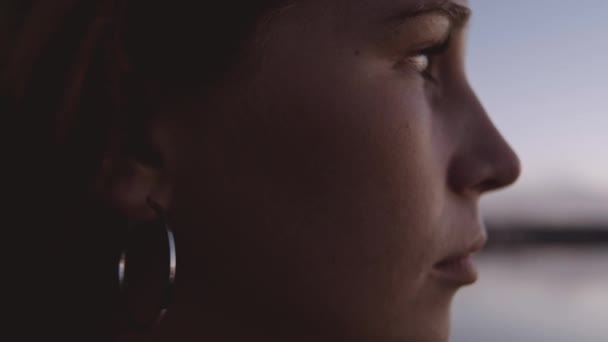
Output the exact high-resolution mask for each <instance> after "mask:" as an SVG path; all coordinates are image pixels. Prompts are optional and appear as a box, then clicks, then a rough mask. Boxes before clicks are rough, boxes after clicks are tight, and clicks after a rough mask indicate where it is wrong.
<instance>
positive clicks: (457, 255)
mask: <svg viewBox="0 0 608 342" xmlns="http://www.w3.org/2000/svg"><path fill="white" fill-rule="evenodd" d="M487 242H488V237H487V235H486V234H485V233H484V234H481V235H480V236H479V237H478V238H476V239H475V240H473V242H472V243H470V244H469V245H468V246H467V247H466V248H462V249H460V250H458V251H456V252H454V253H451V254H449V255H448V256H446V257H445V258H443V259H441V260H439V262H437V263H436V264H435V265H436V266H440V265H441V264H445V263H449V262H451V261H454V260H458V259H462V258H466V257H468V256H470V255H473V254H475V253H477V252H479V251H481V250H482V249H483V247H484V246H485V245H486V243H487Z"/></svg>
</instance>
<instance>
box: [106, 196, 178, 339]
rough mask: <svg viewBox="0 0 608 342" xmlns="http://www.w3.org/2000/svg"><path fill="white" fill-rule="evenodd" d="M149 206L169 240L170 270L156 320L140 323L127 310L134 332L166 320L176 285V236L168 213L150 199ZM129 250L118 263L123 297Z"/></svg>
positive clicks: (129, 323) (130, 325) (125, 249)
mask: <svg viewBox="0 0 608 342" xmlns="http://www.w3.org/2000/svg"><path fill="white" fill-rule="evenodd" d="M148 205H149V206H150V207H151V208H152V209H153V210H154V211H155V212H156V213H157V215H158V218H159V220H160V221H161V223H162V227H163V230H164V234H165V236H166V239H167V244H168V257H169V263H168V265H169V270H168V275H167V281H166V284H165V285H164V290H163V292H162V295H161V301H160V305H159V308H158V313H157V314H156V316H155V319H154V320H153V321H152V322H145V323H142V322H138V321H137V320H136V319H135V318H134V317H133V316H131V315H130V313H129V312H128V310H126V311H127V312H126V315H127V321H128V325H129V327H130V328H131V329H134V330H146V329H149V328H150V327H152V326H154V325H157V324H159V323H160V321H161V320H162V319H163V318H164V316H165V314H166V313H167V310H168V308H169V304H170V303H171V301H172V297H173V288H174V284H175V275H176V272H177V252H176V247H175V235H174V233H173V230H172V229H171V226H170V225H169V221H168V218H167V214H166V211H165V210H164V209H163V208H162V207H161V206H160V205H158V204H157V203H155V202H154V201H152V200H151V199H149V198H148ZM127 254H128V248H126V247H125V248H123V249H122V251H121V253H120V259H119V261H118V286H119V290H120V293H121V295H123V296H126V288H127V281H126V274H127V266H128V258H127Z"/></svg>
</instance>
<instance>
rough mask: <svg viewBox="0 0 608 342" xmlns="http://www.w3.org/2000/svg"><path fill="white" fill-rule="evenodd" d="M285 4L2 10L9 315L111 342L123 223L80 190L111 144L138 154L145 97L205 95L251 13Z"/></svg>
mask: <svg viewBox="0 0 608 342" xmlns="http://www.w3.org/2000/svg"><path fill="white" fill-rule="evenodd" d="M284 2H285V1H282V0H256V1H253V0H251V1H243V2H242V3H238V4H235V3H233V2H225V1H206V2H203V3H202V4H201V3H200V2H190V1H172V2H166V1H160V0H102V1H89V0H53V1H43V0H22V1H3V2H2V4H0V112H1V113H2V114H3V117H4V118H5V120H6V126H5V127H10V130H11V133H12V134H10V135H9V137H10V138H9V139H10V142H11V146H15V148H13V153H12V154H11V155H10V157H9V159H8V162H7V163H6V164H5V165H6V168H7V171H8V172H9V175H7V177H8V178H7V179H9V180H10V185H12V186H10V190H9V189H6V190H7V192H6V193H5V194H6V195H5V196H6V197H7V198H9V199H10V201H11V202H12V205H13V206H14V208H11V210H12V209H14V210H12V214H13V215H15V218H16V220H15V222H18V224H17V225H16V226H15V227H14V229H16V230H18V231H19V232H20V233H22V235H23V236H22V237H21V239H20V240H19V243H16V244H15V246H14V247H16V249H17V250H16V251H15V252H16V253H19V255H21V256H22V257H21V258H20V260H19V263H18V264H17V267H18V269H20V270H21V271H22V272H20V273H19V274H18V275H15V277H18V278H19V279H21V285H20V286H21V289H20V290H19V293H23V296H21V297H20V298H19V299H18V303H17V306H16V309H15V310H13V314H14V316H16V318H17V320H19V321H21V322H22V323H23V324H25V325H26V326H27V327H30V326H32V325H35V326H38V327H40V328H39V329H40V330H41V331H44V333H45V335H46V338H49V337H51V336H52V337H58V338H61V339H63V340H66V339H74V340H88V341H92V340H95V339H99V340H107V339H109V338H110V337H111V335H112V334H113V332H112V330H113V327H114V326H115V324H114V322H113V313H114V312H115V311H116V308H117V303H116V299H115V297H116V284H115V281H116V274H115V273H116V272H115V265H116V264H115V262H116V261H117V259H118V251H119V248H118V239H117V237H118V236H119V235H118V234H119V232H120V228H121V225H123V224H124V222H123V221H122V219H121V218H120V217H118V216H117V215H114V214H113V213H112V212H111V211H109V210H108V209H107V208H105V207H104V206H103V205H102V204H101V203H100V201H99V200H98V199H96V198H95V197H94V196H92V195H91V191H90V190H91V183H92V181H93V179H94V178H95V176H96V175H97V173H98V172H99V169H100V167H101V163H102V161H103V157H104V153H106V152H107V149H108V148H109V146H108V145H109V144H110V143H111V142H110V141H109V139H110V137H111V136H117V135H118V136H120V137H121V138H119V139H118V140H121V141H122V142H123V144H125V146H122V148H127V149H128V148H137V147H136V146H129V141H135V140H137V139H127V138H125V137H132V136H137V134H141V132H138V128H141V127H143V124H142V123H143V122H145V120H147V119H148V115H149V110H148V109H149V108H150V106H151V105H152V104H150V103H148V99H149V98H150V96H149V95H150V94H151V93H154V95H155V96H154V97H157V96H162V97H163V98H171V97H172V96H184V95H187V94H192V93H193V92H198V91H205V90H206V89H212V88H213V87H215V86H216V85H217V84H218V83H220V82H222V80H224V79H225V78H226V75H227V74H228V73H229V72H230V71H231V70H233V69H234V68H235V66H237V65H239V64H241V63H243V62H244V61H245V60H246V59H247V55H248V46H249V43H250V42H252V40H253V38H254V36H255V32H256V31H257V29H256V28H257V25H258V24H259V22H260V20H261V18H262V17H263V16H265V15H267V14H269V13H271V12H272V11H273V10H275V9H277V6H279V5H283V4H284ZM195 3H196V4H197V5H198V6H196V7H195V6H194V5H193V4H195ZM5 14H6V15H5ZM34 322H36V323H35V324H34ZM42 327H44V328H42ZM36 330H37V329H36ZM27 331H30V332H33V333H34V334H37V333H39V332H40V331H32V329H28V330H24V331H22V333H24V332H27Z"/></svg>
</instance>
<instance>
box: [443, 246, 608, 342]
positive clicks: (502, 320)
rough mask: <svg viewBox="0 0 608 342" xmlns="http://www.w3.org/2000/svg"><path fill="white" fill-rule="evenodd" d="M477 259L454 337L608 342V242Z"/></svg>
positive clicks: (463, 340)
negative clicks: (474, 277)
mask: <svg viewBox="0 0 608 342" xmlns="http://www.w3.org/2000/svg"><path fill="white" fill-rule="evenodd" d="M477 264H478V265H479V268H480V272H481V277H480V280H479V282H478V283H477V284H476V285H474V286H472V287H469V288H466V289H464V290H462V291H461V292H460V293H459V294H458V295H457V297H456V300H455V303H454V312H453V326H452V339H451V340H450V342H486V341H487V342H515V341H517V342H545V341H546V342H566V341H567V342H606V341H608V320H607V319H606V318H608V247H606V248H593V249H589V248H578V249H577V248H557V247H553V248H547V247H544V248H534V249H532V248H528V249H520V250H509V251H501V252H488V253H486V254H483V255H481V256H480V257H479V258H478V260H477Z"/></svg>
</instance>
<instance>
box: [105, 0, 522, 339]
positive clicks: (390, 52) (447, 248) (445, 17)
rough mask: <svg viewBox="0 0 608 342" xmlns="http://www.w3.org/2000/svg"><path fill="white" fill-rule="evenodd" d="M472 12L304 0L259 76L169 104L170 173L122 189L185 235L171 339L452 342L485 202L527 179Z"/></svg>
mask: <svg viewBox="0 0 608 342" xmlns="http://www.w3.org/2000/svg"><path fill="white" fill-rule="evenodd" d="M468 6H469V4H468V1H466V0H454V1H434V0H363V1H348V0H345V1H341V0H340V1H339V0H331V1H327V0H323V1H320V0H319V1H316V0H315V1H295V2H293V3H292V4H291V5H289V6H287V7H285V8H284V9H283V10H281V11H280V12H278V13H276V14H275V15H273V16H272V17H271V18H270V19H269V20H266V21H265V22H264V25H263V26H262V27H261V28H260V32H259V36H258V37H257V38H256V39H255V41H254V43H253V44H252V48H251V56H252V60H255V61H256V63H252V64H254V65H255V67H253V68H252V69H254V70H253V71H252V72H251V74H250V76H249V77H234V78H231V79H230V80H229V81H227V82H225V83H224V84H223V85H221V86H218V87H217V88H215V89H213V90H212V91H211V92H209V91H208V92H207V93H206V94H204V95H201V96H200V97H199V98H197V99H195V100H194V101H189V102H188V105H183V106H164V107H163V106H159V112H160V115H158V116H157V117H156V119H155V120H154V121H153V122H152V123H151V125H150V136H151V139H153V142H154V144H155V146H158V150H159V153H160V156H161V159H162V163H161V164H159V165H149V164H144V163H142V164H141V165H137V166H135V167H134V168H133V172H132V173H131V176H130V177H129V178H125V179H123V180H122V181H121V182H118V183H117V184H115V185H114V187H113V188H112V189H111V197H112V200H113V201H114V202H115V204H116V205H117V206H118V207H120V208H122V209H123V210H124V212H126V213H128V215H129V216H130V218H131V219H133V220H146V219H149V218H151V217H152V216H153V212H152V211H151V210H149V209H148V207H147V206H146V198H147V197H150V198H153V199H154V200H155V201H156V202H158V203H160V204H161V205H162V206H163V207H165V208H166V209H167V210H168V213H169V214H170V217H171V223H172V225H173V227H174V229H175V232H176V238H177V247H178V275H177V284H176V289H175V298H174V299H175V300H174V303H173V305H172V307H171V308H170V310H169V313H168V315H167V316H166V320H165V321H164V322H163V324H161V326H160V327H159V328H158V329H157V330H155V331H154V334H155V336H159V337H158V339H159V340H162V338H165V339H166V340H172V341H194V340H200V339H201V338H207V340H215V341H232V340H238V339H242V338H247V339H248V340H256V341H257V340H266V341H274V340H282V341H376V342H381V341H391V342H394V341H428V342H437V341H446V340H447V338H448V334H449V316H450V315H449V312H450V305H451V301H452V298H453V296H454V294H455V293H456V292H457V290H458V289H459V288H460V287H461V286H464V285H468V284H470V283H472V282H474V281H475V278H476V274H475V272H474V270H473V269H472V266H471V265H470V264H469V263H470V260H469V257H470V255H471V254H472V253H474V252H476V251H478V250H479V249H480V248H481V247H482V246H483V244H484V243H485V240H486V233H485V231H484V227H483V224H482V223H481V220H480V218H479V216H480V215H479V212H478V201H479V199H480V196H481V195H482V194H484V193H485V192H487V191H491V190H495V189H498V188H501V187H504V186H507V185H509V184H511V183H513V182H514V181H515V180H516V178H517V177H518V175H519V172H520V171H519V168H520V167H519V162H518V159H517V157H516V155H515V154H514V152H513V151H512V150H511V149H510V147H509V146H508V144H507V143H506V142H505V141H504V140H503V138H502V137H501V136H500V134H499V133H498V131H497V130H496V129H495V127H494V126H493V125H492V123H491V121H490V119H489V118H488V115H487V113H486V112H485V111H484V109H483V108H482V106H481V105H480V103H479V101H478V99H477V98H476V96H475V94H474V92H473V91H472V90H471V87H470V86H469V84H468V82H467V79H466V76H465V70H464V65H465V42H466V30H467V21H468V18H469V12H470V10H469V9H468ZM235 74H236V73H235ZM167 108H169V109H167ZM168 113H170V114H171V115H167V114H168ZM256 337H258V338H259V339H256Z"/></svg>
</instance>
